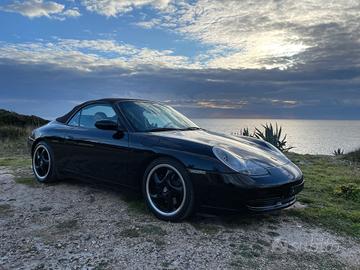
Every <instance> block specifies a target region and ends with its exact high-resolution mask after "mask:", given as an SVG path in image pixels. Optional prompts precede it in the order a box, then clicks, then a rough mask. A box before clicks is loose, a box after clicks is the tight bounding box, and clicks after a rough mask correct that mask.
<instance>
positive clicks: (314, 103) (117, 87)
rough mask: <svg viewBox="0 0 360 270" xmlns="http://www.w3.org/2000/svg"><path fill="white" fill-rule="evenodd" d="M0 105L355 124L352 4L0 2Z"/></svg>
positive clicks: (356, 59) (359, 101)
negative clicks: (157, 106) (91, 104)
mask: <svg viewBox="0 0 360 270" xmlns="http://www.w3.org/2000/svg"><path fill="white" fill-rule="evenodd" d="M0 26H1V27H0V108H5V109H9V110H13V111H16V112H20V113H26V114H35V115H39V116H42V117H45V118H48V119H53V118H55V117H57V116H59V115H62V114H64V113H65V112H67V111H69V110H70V109H71V108H72V107H73V106H75V105H77V104H79V103H81V102H83V101H86V100H90V99H97V98H104V97H126V98H142V99H151V100H157V101H162V102H165V103H167V104H169V105H172V106H173V107H175V108H176V109H178V110H179V111H181V112H183V113H185V114H186V115H188V116H190V117H193V118H286V119H360V1H359V0H347V1H345V0H337V1H332V0H307V1H293V0H273V1H269V0H266V1H265V0H257V1H246V0H244V1H240V0H234V1H232V0H224V1H210V0H197V1H195V0H193V1H183V0H121V1H120V0H65V1H60V0H51V1H50V0H49V1H46V0H28V1H20V0H2V1H1V2H0Z"/></svg>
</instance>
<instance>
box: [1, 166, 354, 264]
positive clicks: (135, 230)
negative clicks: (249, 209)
mask: <svg viewBox="0 0 360 270" xmlns="http://www.w3.org/2000/svg"><path fill="white" fill-rule="evenodd" d="M26 173H28V172H26ZM18 175H24V172H23V171H17V172H14V171H11V170H10V169H9V168H6V167H0V228H1V231H0V269H50V268H52V269H159V268H160V269H161V268H163V269H249V268H255V267H256V268H257V269H303V268H307V269H309V268H311V269H335V268H336V269H338V268H348V269H359V268H360V246H359V244H357V243H355V242H354V241H352V240H351V239H349V238H344V237H340V236H336V235H334V234H332V233H329V232H326V231H324V230H323V229H320V228H317V227H313V226H310V225H308V224H305V223H303V222H301V221H299V220H298V219H295V218H294V217H291V216H290V215H288V214H287V211H286V210H285V211H282V212H280V213H275V214H271V215H261V216H227V217H206V216H201V215H198V216H195V217H193V218H192V219H191V220H189V221H187V222H183V223H166V222H162V221H159V220H157V219H156V218H154V217H153V216H152V215H151V214H150V213H148V212H147V211H146V210H145V209H144V206H143V204H142V202H141V200H139V199H137V198H133V196H129V194H126V193H124V191H121V190H114V189H113V188H111V189H110V188H104V187H97V186H94V185H89V184H86V183H79V182H72V181H67V182H62V183H58V184H54V185H40V184H37V183H35V180H32V179H31V178H28V177H27V178H24V177H22V178H17V176H18Z"/></svg>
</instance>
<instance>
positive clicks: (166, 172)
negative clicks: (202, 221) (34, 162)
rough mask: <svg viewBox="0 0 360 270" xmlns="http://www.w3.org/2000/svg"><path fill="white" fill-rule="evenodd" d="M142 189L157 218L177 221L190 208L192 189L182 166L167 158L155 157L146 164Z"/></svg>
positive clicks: (192, 200) (189, 213) (186, 213)
mask: <svg viewBox="0 0 360 270" xmlns="http://www.w3.org/2000/svg"><path fill="white" fill-rule="evenodd" d="M142 192H143V196H144V199H145V203H146V205H147V207H148V208H149V209H150V211H151V212H152V213H153V214H154V215H155V216H156V217H157V218H159V219H162V220H166V221H181V220H183V219H185V218H187V217H189V216H190V215H191V214H192V213H193V211H194V199H195V198H194V189H193V185H192V182H191V180H190V177H189V174H188V172H187V171H186V169H185V167H184V166H183V165H182V164H181V163H179V162H177V161H175V160H173V159H170V158H158V159H156V160H154V161H153V162H151V164H150V165H149V166H148V167H147V169H146V171H145V173H144V177H143V182H142Z"/></svg>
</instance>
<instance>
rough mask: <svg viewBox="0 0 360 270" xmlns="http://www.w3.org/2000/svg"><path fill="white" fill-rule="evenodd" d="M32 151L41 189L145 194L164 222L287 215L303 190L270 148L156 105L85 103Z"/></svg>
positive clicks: (292, 168) (37, 136) (38, 133)
mask: <svg viewBox="0 0 360 270" xmlns="http://www.w3.org/2000/svg"><path fill="white" fill-rule="evenodd" d="M29 145H30V148H31V155H32V166H33V171H34V174H35V177H36V179H37V180H38V181H39V182H43V183H47V182H51V181H54V180H58V179H62V178H83V179H84V178H86V179H93V180H102V181H107V182H112V183H116V184H120V185H123V186H126V187H130V188H133V189H136V190H139V191H140V190H141V191H142V194H143V196H144V199H145V202H146V204H147V206H148V207H149V209H150V210H151V211H152V212H153V213H154V214H155V215H156V216H157V217H158V218H161V219H164V220H181V219H184V218H186V217H188V216H189V215H190V214H191V213H193V211H194V210H195V209H196V207H197V206H201V207H207V208H217V209H226V210H235V211H238V210H244V209H247V210H251V211H257V212H261V211H269V210H277V209H282V208H285V207H288V206H290V205H292V204H293V203H294V202H295V195H296V194H297V193H298V192H300V191H301V190H302V188H303V186H304V180H303V175H302V173H301V171H300V169H299V168H298V167H297V166H296V165H294V164H293V163H292V162H291V161H290V160H289V159H287V158H286V157H285V156H284V155H283V154H282V153H281V152H280V151H279V150H277V149H276V148H275V147H273V146H272V145H271V144H269V143H267V142H265V141H262V140H257V139H254V138H252V137H234V136H227V135H223V134H217V133H214V132H210V131H207V130H204V129H202V128H200V127H198V126H197V125H195V124H194V123H193V122H191V121H190V120H189V119H187V118H186V117H185V116H183V115H182V114H180V113H179V112H177V111H176V110H174V109H172V108H171V107H169V106H167V105H164V104H160V103H156V102H152V101H145V100H132V99H101V100H94V101H89V102H85V103H83V104H81V105H79V106H76V107H75V108H74V109H73V110H72V111H70V112H69V113H68V114H66V115H64V116H62V117H60V118H57V119H56V120H55V121H52V122H50V123H49V124H47V125H45V126H42V127H40V128H38V129H35V130H34V131H33V132H32V134H31V136H30V137H29Z"/></svg>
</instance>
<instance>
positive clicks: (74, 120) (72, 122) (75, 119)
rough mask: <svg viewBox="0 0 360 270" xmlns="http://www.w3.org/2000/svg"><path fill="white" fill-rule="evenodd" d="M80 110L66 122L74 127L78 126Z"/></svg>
mask: <svg viewBox="0 0 360 270" xmlns="http://www.w3.org/2000/svg"><path fill="white" fill-rule="evenodd" d="M80 112H81V111H78V112H77V113H76V114H75V115H74V116H73V117H72V118H71V120H70V121H69V122H68V125H69V126H74V127H78V126H79V120H80Z"/></svg>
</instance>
